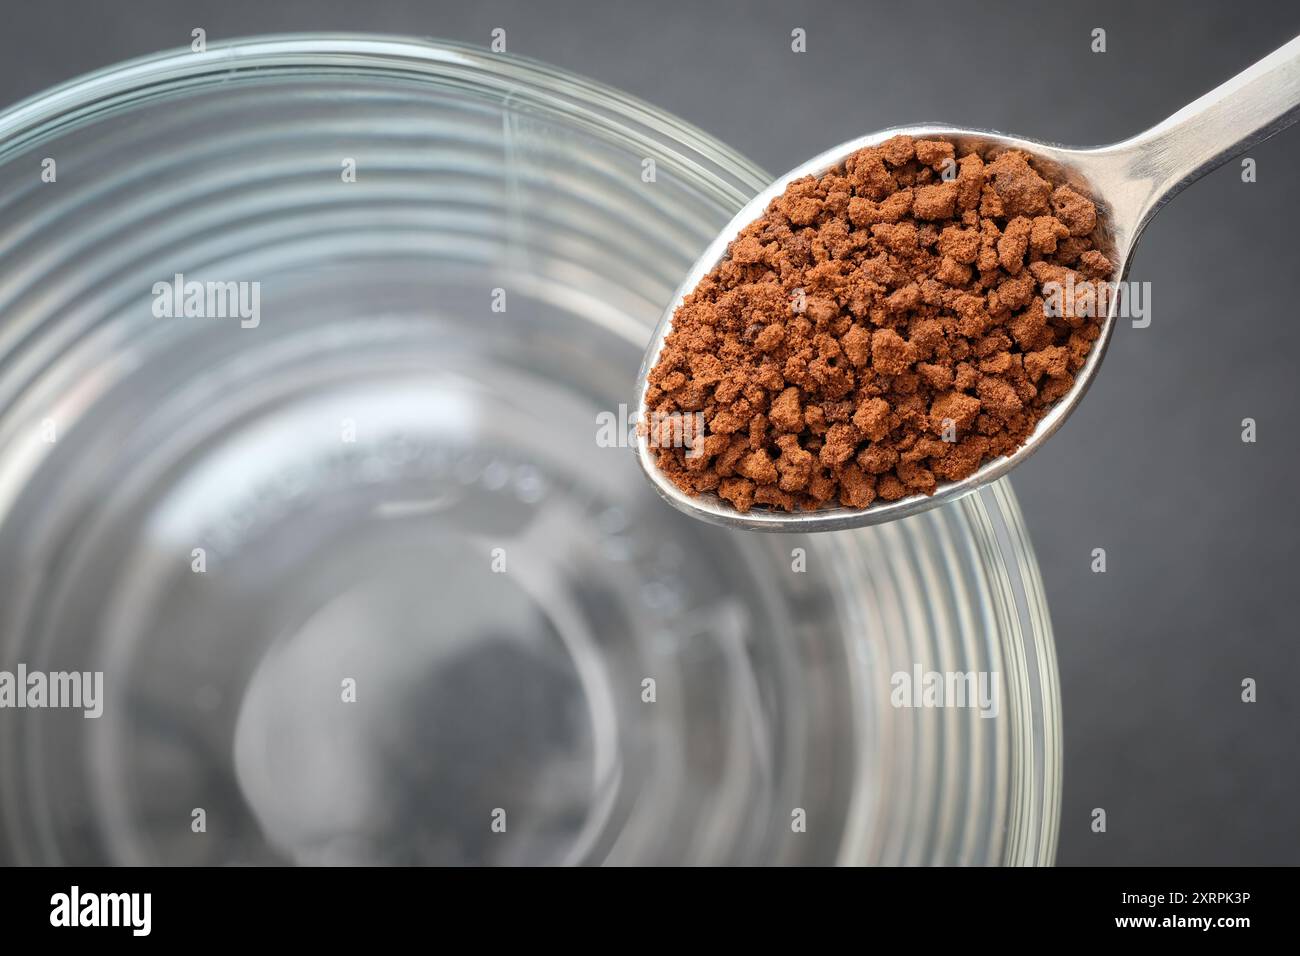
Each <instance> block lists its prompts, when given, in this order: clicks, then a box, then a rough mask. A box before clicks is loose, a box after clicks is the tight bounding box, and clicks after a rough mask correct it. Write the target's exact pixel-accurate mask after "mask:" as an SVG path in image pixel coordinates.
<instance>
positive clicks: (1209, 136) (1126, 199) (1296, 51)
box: [637, 37, 1300, 532]
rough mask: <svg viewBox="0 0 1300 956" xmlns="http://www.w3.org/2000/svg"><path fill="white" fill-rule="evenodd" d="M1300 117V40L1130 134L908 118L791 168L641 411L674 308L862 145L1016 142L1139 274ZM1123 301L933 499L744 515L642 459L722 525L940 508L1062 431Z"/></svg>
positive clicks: (714, 253)
mask: <svg viewBox="0 0 1300 956" xmlns="http://www.w3.org/2000/svg"><path fill="white" fill-rule="evenodd" d="M1297 119H1300V37H1297V38H1296V39H1294V40H1292V41H1291V42H1290V43H1288V44H1286V45H1285V46H1283V47H1281V48H1280V49H1278V50H1275V51H1274V52H1273V53H1271V54H1269V55H1268V56H1266V57H1264V59H1262V60H1260V61H1259V62H1258V63H1256V64H1255V65H1254V66H1252V67H1250V68H1249V69H1247V70H1245V71H1243V72H1241V73H1239V74H1237V75H1236V76H1235V77H1233V78H1232V79H1230V80H1228V82H1226V83H1224V84H1223V85H1222V86H1219V87H1217V88H1216V89H1214V90H1212V91H1210V92H1209V93H1206V94H1205V95H1204V96H1202V97H1201V98H1200V99H1198V100H1196V101H1195V102H1193V103H1191V104H1190V105H1188V106H1185V107H1183V108H1182V109H1181V110H1179V111H1178V112H1177V113H1175V114H1174V115H1173V116H1170V117H1169V118H1168V119H1166V120H1165V121H1164V122H1162V123H1159V124H1157V125H1156V126H1153V127H1152V128H1151V129H1149V130H1147V131H1146V132H1145V133H1139V134H1138V135H1137V136H1134V137H1132V138H1130V139H1126V140H1124V141H1123V142H1119V143H1115V144H1113V145H1111V146H1100V147H1096V148H1092V149H1078V148H1071V147H1065V146H1057V145H1054V144H1051V143H1043V142H1039V141H1038V140H1032V139H1022V138H1020V137H1017V136H1007V135H1005V134H1003V133H995V132H989V131H985V130H974V129H961V128H958V127H953V126H942V125H925V126H900V127H895V128H893V129H887V130H881V131H880V132H878V133H872V134H870V135H867V136H862V137H860V138H858V139H854V140H850V141H849V142H847V143H843V144H841V145H839V146H836V147H835V148H833V149H829V150H827V151H826V152H824V153H822V154H821V155H819V156H815V157H814V158H812V159H810V160H809V161H808V162H806V163H804V164H803V165H801V166H798V167H796V168H795V169H792V170H791V171H790V172H788V173H786V174H785V175H784V176H782V177H781V178H779V179H778V180H776V182H774V183H772V185H770V186H769V187H767V189H765V190H763V191H762V192H761V193H759V194H758V195H757V196H755V197H754V198H753V199H751V200H750V201H749V203H747V204H746V205H745V207H744V208H743V209H741V210H740V212H738V213H737V214H736V216H735V218H733V219H732V220H731V222H730V223H728V224H727V226H726V228H725V229H723V230H722V233H721V234H720V235H719V236H718V238H717V239H715V240H714V241H713V243H712V244H711V245H710V246H709V247H708V248H707V249H706V250H705V251H704V254H703V255H702V256H700V258H699V260H698V261H697V262H696V263H695V266H694V267H693V268H692V269H691V272H690V274H689V275H688V276H687V277H686V279H685V280H684V281H683V282H682V284H681V286H680V287H679V288H678V290H677V294H676V295H675V296H674V297H673V301H672V303H671V304H669V306H668V308H667V309H666V310H664V314H663V317H662V318H661V319H660V320H659V325H658V327H657V328H656V330H655V334H654V337H653V338H652V339H651V341H650V345H649V347H648V348H647V350H646V354H645V358H644V360H643V362H642V364H641V372H640V374H639V376H638V378H637V396H638V408H639V410H640V415H641V420H642V421H644V420H646V419H645V416H646V406H645V396H646V386H647V378H648V376H649V373H650V370H651V369H652V368H654V366H655V365H656V364H657V363H658V361H659V353H660V351H661V350H662V349H663V345H664V339H665V338H666V337H667V335H668V332H669V330H670V328H671V325H672V317H673V313H674V312H676V311H677V308H678V306H680V305H681V303H682V300H683V299H684V298H685V297H686V295H687V294H689V293H690V292H691V290H693V289H694V288H695V286H696V285H698V284H699V282H700V280H701V279H703V278H704V276H705V275H707V274H708V273H709V272H710V271H712V269H713V268H714V266H716V265H717V264H718V262H719V261H720V260H721V259H722V258H723V257H724V256H725V255H726V252H727V247H728V246H729V245H730V243H731V241H732V240H733V239H734V238H735V237H736V235H737V234H738V233H739V232H740V231H741V230H742V229H743V228H744V227H745V226H747V225H748V224H749V223H751V222H753V221H754V220H756V219H758V218H759V217H760V216H762V215H763V214H764V213H765V212H766V211H767V206H768V204H769V203H770V202H771V201H772V200H773V199H775V198H776V197H777V196H780V195H781V194H782V193H783V192H785V189H786V187H787V186H788V185H789V184H790V183H791V182H793V181H794V180H796V179H800V178H802V177H804V176H810V175H811V176H820V175H822V174H823V173H825V172H827V171H828V170H829V169H831V168H833V167H835V166H838V165H839V164H840V163H842V162H844V160H845V159H846V158H847V157H848V156H849V155H850V154H852V153H854V152H857V151H858V150H860V149H862V148H863V147H866V146H875V145H878V144H880V143H882V142H884V141H885V140H887V139H889V138H890V137H891V136H896V135H898V134H900V133H903V134H906V135H908V136H912V137H914V138H917V139H927V138H928V139H943V140H948V141H949V142H951V143H953V144H954V145H955V146H956V148H957V151H958V153H959V154H961V153H963V152H965V151H968V150H972V149H974V150H978V151H979V152H980V153H981V154H983V155H985V156H986V157H987V156H988V155H989V154H990V153H996V152H1000V151H1002V150H1005V149H1019V150H1023V151H1024V152H1026V153H1028V154H1029V155H1030V156H1032V157H1033V158H1034V159H1035V160H1036V161H1037V163H1038V165H1039V167H1040V169H1041V170H1042V171H1043V172H1044V173H1045V174H1046V175H1047V176H1048V178H1049V179H1051V180H1052V181H1054V182H1065V183H1068V184H1070V185H1071V186H1073V187H1075V188H1076V189H1078V190H1079V191H1080V192H1083V193H1084V194H1086V195H1088V196H1089V197H1091V198H1092V199H1093V200H1094V201H1095V202H1096V203H1097V210H1098V221H1099V224H1100V228H1101V230H1102V237H1103V242H1102V250H1103V252H1105V253H1106V255H1107V256H1108V257H1109V258H1110V261H1111V262H1112V263H1115V264H1117V268H1116V271H1115V275H1114V279H1116V280H1119V281H1123V280H1124V279H1125V277H1126V276H1127V274H1128V268H1129V263H1130V262H1131V261H1132V258H1133V249H1134V247H1135V246H1136V245H1137V240H1138V237H1139V236H1140V235H1141V234H1142V230H1143V228H1145V226H1146V224H1147V223H1148V222H1150V221H1151V217H1152V216H1154V215H1155V214H1156V212H1157V211H1158V210H1159V209H1160V207H1162V206H1163V205H1164V204H1165V203H1167V202H1168V201H1169V200H1170V199H1172V198H1173V197H1174V196H1175V195H1177V194H1178V193H1179V192H1181V191H1182V190H1183V189H1184V188H1186V187H1187V186H1189V185H1191V184H1192V183H1193V182H1195V181H1196V180H1198V179H1200V178H1201V177H1202V176H1204V175H1205V174H1206V173H1208V172H1210V171H1211V170H1213V169H1216V168H1218V167H1219V166H1221V165H1222V164H1224V163H1226V162H1228V161H1229V160H1230V159H1233V158H1234V157H1236V156H1239V155H1241V153H1243V152H1244V151H1246V150H1247V149H1249V148H1250V147H1251V146H1253V145H1254V144H1256V143H1258V142H1260V141H1261V140H1264V139H1267V138H1268V137H1269V136H1272V135H1273V134H1274V133H1276V132H1279V131H1280V130H1283V129H1285V128H1286V127H1288V126H1290V125H1291V124H1292V123H1294V122H1296V120H1297ZM1119 304H1120V300H1119V299H1118V298H1117V297H1114V296H1112V297H1111V299H1110V307H1109V310H1108V313H1107V316H1106V321H1105V323H1104V325H1103V326H1102V330H1101V335H1100V337H1099V338H1098V340H1097V342H1096V343H1095V344H1094V345H1093V347H1092V351H1091V352H1090V353H1089V355H1088V359H1087V362H1086V364H1085V365H1084V367H1083V369H1082V370H1080V371H1079V373H1078V374H1077V376H1076V377H1075V382H1074V387H1073V388H1072V389H1071V390H1070V391H1069V392H1068V393H1067V394H1066V395H1065V396H1064V397H1062V398H1061V399H1060V401H1058V402H1057V403H1056V404H1055V405H1054V406H1052V408H1051V409H1050V410H1049V411H1048V413H1047V414H1046V415H1045V416H1044V417H1043V419H1042V420H1041V421H1039V423H1038V425H1037V427H1036V428H1035V429H1034V431H1033V433H1032V434H1031V435H1030V436H1029V439H1028V440H1027V441H1026V442H1025V443H1024V445H1022V446H1021V447H1020V448H1019V449H1018V450H1017V451H1016V452H1014V453H1013V454H1011V455H1009V456H1006V457H1003V458H996V459H993V460H992V461H988V462H985V464H984V465H983V466H982V467H980V469H979V470H978V471H976V472H975V473H974V474H973V475H970V476H969V477H967V478H964V479H962V480H961V481H953V482H947V483H944V484H941V485H939V487H938V488H937V489H936V490H935V492H934V494H933V495H928V496H927V495H912V496H910V497H906V498H901V499H899V500H897V501H889V502H880V503H873V504H872V505H871V507H869V508H865V509H860V510H859V509H852V508H842V507H841V508H826V509H823V510H819V511H802V512H801V511H796V512H785V511H778V510H775V509H770V508H765V507H762V506H755V507H754V508H753V509H752V510H750V511H749V512H748V513H745V514H741V513H740V512H738V511H736V510H735V509H734V508H732V507H731V506H730V505H729V504H728V503H727V502H725V501H723V500H722V499H720V498H718V497H717V496H716V495H713V494H704V495H698V496H691V495H688V494H686V493H685V492H684V491H682V490H681V489H680V488H678V487H677V486H676V485H674V484H673V483H672V482H671V481H669V480H668V478H667V477H666V476H665V475H664V474H663V472H662V471H660V470H659V467H658V465H657V464H656V463H655V449H654V448H653V447H651V442H650V439H649V438H648V437H647V436H646V435H640V436H639V438H638V441H637V457H638V458H639V460H640V462H641V467H642V468H643V469H644V470H645V473H646V475H647V476H648V477H649V479H650V481H651V482H652V483H653V484H654V486H655V488H656V490H658V492H659V493H660V494H661V495H662V496H663V497H664V498H666V499H667V500H668V502H669V503H670V504H672V505H673V506H674V507H676V508H678V509H680V510H681V511H684V512H686V513H687V514H689V515H691V516H693V517H696V518H699V519H701V520H703V521H708V522H711V523H713V524H720V525H726V526H728V527H732V528H747V529H751V530H756V531H797V532H808V531H837V530H842V529H844V528H857V527H862V526H864V525H873V524H879V523H881V522H884V521H892V520H893V519H895V518H902V517H904V516H906V515H911V514H916V513H917V512H919V511H925V510H926V509H929V508H934V507H937V506H939V505H942V504H946V503H947V502H949V501H953V500H955V499H957V498H960V497H962V496H963V495H967V494H970V493H971V492H972V491H975V490H976V489H977V488H979V487H980V486H981V485H984V484H986V483H988V482H990V481H993V480H994V479H996V478H1000V477H1001V476H1002V475H1005V474H1006V473H1007V472H1009V471H1010V470H1011V469H1012V468H1014V467H1015V466H1016V465H1018V464H1020V463H1021V462H1022V461H1024V460H1025V459H1026V458H1028V457H1029V456H1030V455H1032V454H1033V453H1034V452H1035V451H1037V450H1038V449H1039V448H1040V447H1041V446H1042V444H1043V443H1044V442H1045V441H1047V439H1048V438H1049V437H1050V436H1051V435H1052V434H1053V433H1054V432H1055V431H1056V430H1057V429H1058V428H1060V427H1061V423H1062V422H1064V421H1065V419H1066V417H1067V416H1068V415H1069V414H1070V412H1072V411H1074V409H1075V408H1076V407H1077V406H1078V404H1079V401H1080V400H1081V399H1082V398H1083V394H1084V392H1086V391H1087V390H1088V386H1089V385H1091V384H1092V380H1093V378H1094V377H1095V376H1096V374H1097V368H1098V367H1099V366H1100V365H1101V359H1102V356H1103V355H1104V354H1105V352H1106V346H1107V344H1108V343H1109V341H1110V337H1111V333H1112V332H1114V330H1115V321H1116V312H1117V310H1118V307H1119Z"/></svg>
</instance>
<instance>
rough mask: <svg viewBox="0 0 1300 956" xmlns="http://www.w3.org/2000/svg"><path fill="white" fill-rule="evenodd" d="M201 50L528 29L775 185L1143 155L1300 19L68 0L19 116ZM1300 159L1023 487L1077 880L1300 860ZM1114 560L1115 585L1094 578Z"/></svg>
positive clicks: (34, 22)
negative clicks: (746, 159) (1002, 140)
mask: <svg viewBox="0 0 1300 956" xmlns="http://www.w3.org/2000/svg"><path fill="white" fill-rule="evenodd" d="M196 26H202V27H204V28H205V29H206V30H207V31H208V37H209V40H210V41H215V40H218V39H221V38H224V37H230V36H237V35H248V34H253V33H266V32H286V31H295V30H367V31H377V32H391V33H408V34H415V35H421V36H440V37H448V38H452V39H458V40H464V41H468V42H471V43H477V44H483V45H486V44H487V43H488V40H489V37H490V32H491V30H492V29H493V28H494V27H498V26H500V27H504V28H505V29H506V30H507V34H508V39H509V48H510V51H511V52H512V53H518V54H523V55H526V56H531V57H536V58H539V59H543V60H547V61H550V62H551V63H554V64H557V65H559V66H562V67H566V68H568V69H571V70H574V71H576V72H579V73H583V74H586V75H588V76H591V77H593V78H595V79H598V80H601V81H603V82H605V83H609V84H611V85H613V86H616V87H620V88H622V89H624V90H627V91H629V92H631V93H633V94H636V95H638V96H640V97H642V98H644V99H646V100H649V101H650V102H652V103H655V104H656V105H658V106H661V107H663V108H665V109H668V110H670V111H672V112H674V113H677V114H679V115H680V116H682V117H684V118H686V119H687V120H690V121H691V122H693V123H695V124H696V125H698V126H701V127H703V128H704V129H706V130H709V131H710V132H712V133H714V134H716V135H717V136H719V137H720V138H721V139H723V140H724V141H726V142H728V143H730V144H732V145H733V146H735V147H737V148H738V149H739V150H740V151H742V152H743V153H745V154H747V155H748V156H750V157H751V158H752V159H753V160H755V161H756V162H758V163H759V164H760V165H762V166H764V167H765V168H766V169H768V170H770V171H772V172H774V173H775V172H780V171H782V170H784V169H787V168H789V167H791V166H793V165H795V164H796V163H798V162H800V161H801V160H803V159H805V158H807V157H808V156H810V155H812V154H813V153H816V152H820V151H821V150H822V149H823V148H825V147H827V146H830V145H833V144H835V143H838V142H840V141H842V140H845V139H848V138H850V137H852V136H856V135H859V134H861V133H865V132H868V131H871V130H875V129H879V128H882V127H885V126H892V125H896V124H899V123H905V122H917V121H927V120H935V121H942V122H949V123H955V124H959V125H969V126H980V127H990V128H994V129H1003V130H1007V131H1011V132H1016V133H1022V134H1025V135H1028V136H1034V137H1038V138H1042V139H1049V140H1056V141H1060V142H1066V143H1072V144H1093V143H1104V142H1109V141H1113V140H1116V139H1120V138H1122V137H1124V136H1126V135H1129V134H1131V133H1134V132H1137V131H1138V130H1140V129H1142V128H1144V127H1146V126H1148V125H1150V124H1152V123H1155V122H1157V121H1158V120H1160V119H1162V118H1163V117H1165V116H1166V115H1168V114H1169V113H1171V112H1173V111H1174V110H1176V109H1178V108H1179V107H1181V106H1182V105H1184V104H1185V103H1187V102H1189V101H1190V100H1192V99H1194V98H1195V97H1197V96H1199V95H1200V94H1201V93H1203V92H1205V91H1206V90H1208V89H1209V88H1211V87H1212V86H1214V85H1216V84H1218V83H1219V82H1221V81H1223V80H1225V79H1227V78H1228V77H1229V76H1231V75H1232V74H1234V73H1236V72H1237V71H1238V70H1240V69H1242V68H1244V67H1245V66H1247V65H1249V64H1250V63H1251V62H1252V61H1254V60H1255V59H1257V58H1259V57H1261V56H1263V55H1265V54H1266V53H1268V52H1269V51H1271V50H1273V49H1274V48H1276V47H1278V46H1280V45H1281V44H1282V43H1284V42H1286V41H1287V40H1289V39H1290V38H1291V37H1292V36H1294V35H1296V34H1297V33H1300V5H1297V4H1294V3H1282V2H1278V3H1262V4H1261V3H1249V4H1247V3H1240V2H1228V3H1180V4H1176V5H1175V4H1159V5H1157V4H1154V3H1152V4H1141V3H1135V2H1133V0H1127V2H1123V0H1121V2H1115V3H1094V2H1075V3H1053V4H1042V3H1034V4H1029V3H1024V4H1014V5H1013V4H990V3H987V2H982V3H979V4H975V3H955V2H954V3H950V4H943V3H927V4H924V5H922V4H917V3H879V2H871V3H866V2H853V3H849V2H843V3H813V2H800V0H787V2H755V0H744V2H739V0H738V2H729V3H698V2H697V3H689V4H686V3H683V4H681V5H676V4H673V3H668V2H665V0H654V2H648V0H638V2H630V3H617V2H602V3H589V4H584V3H573V2H562V3H559V2H550V3H548V2H539V0H516V2H479V0H474V2H470V0H462V2H458V3H444V2H418V0H405V2H368V0H347V2H334V0H331V2H319V0H287V2H266V0H257V2H244V0H183V2H181V0H148V2H115V3H103V2H102V0H85V2H79V3H67V2H50V0H45V2H40V3H30V4H24V5H22V6H21V7H14V8H9V7H6V8H5V9H4V11H3V13H0V101H3V102H5V103H8V102H10V101H13V100H15V99H18V98H20V97H24V96H27V95H29V94H33V93H36V92H39V91H40V90H41V89H43V88H44V87H46V86H49V85H51V84H53V83H56V82H59V81H62V80H65V79H68V78H71V77H73V76H74V75H76V74H79V73H82V72H84V71H86V70H90V69H93V68H97V67H100V66H105V65H108V64H110V63H113V62H114V61H117V60H120V59H123V58H126V57H130V56H135V55H138V54H144V53H149V52H152V51H154V50H158V49H162V48H167V47H175V46H179V45H182V44H188V42H189V33H190V30H191V29H192V28H193V27H196ZM797 26H798V27H803V28H804V29H806V30H807V31H808V51H807V53H805V54H801V55H796V54H793V53H791V52H790V31H791V30H792V29H793V28H794V27H797ZM1094 27H1104V28H1105V29H1106V31H1107V40H1108V44H1107V45H1108V50H1107V52H1106V53H1104V54H1094V53H1092V52H1091V51H1090V49H1089V44H1090V32H1091V30H1092V29H1093V28H1094ZM1297 147H1300V127H1295V128H1292V129H1291V130H1289V131H1287V132H1285V133H1283V134H1281V135H1279V136H1277V137H1275V138H1274V139H1272V140H1270V141H1269V142H1267V143H1265V144H1263V145H1261V146H1258V147H1256V148H1255V149H1254V150H1252V152H1251V154H1250V155H1251V156H1253V157H1254V158H1255V160H1256V161H1257V164H1258V181H1257V182H1255V183H1253V184H1244V183H1242V181H1241V178H1240V167H1239V166H1237V165H1236V164H1232V165H1230V166H1229V167H1227V168H1224V169H1221V170H1219V171H1218V172H1216V173H1214V174H1212V175H1210V176H1209V177H1207V178H1206V179H1205V180H1203V181H1202V182H1200V183H1199V184H1197V185H1196V186H1195V187H1193V188H1192V189H1190V190H1189V191H1187V192H1185V193H1183V194H1182V195H1181V196H1180V197H1179V198H1178V199H1177V201H1176V202H1175V203H1174V204H1173V205H1172V206H1170V207H1169V208H1168V209H1166V210H1165V211H1164V212H1162V213H1161V215H1160V216H1159V218H1158V219H1157V220H1156V221H1155V223H1154V224H1153V225H1152V226H1151V227H1150V228H1149V229H1148V231H1147V233H1146V236H1145V238H1144V239H1143V242H1142V246H1141V250H1140V252H1139V253H1138V255H1137V258H1136V261H1135V263H1134V265H1133V270H1132V274H1131V278H1133V279H1137V280H1145V281H1149V282H1150V283H1151V285H1152V300H1153V309H1152V316H1153V321H1152V323H1151V326H1150V327H1149V328H1146V329H1133V328H1131V327H1130V326H1128V324H1127V323H1121V325H1120V327H1119V329H1118V330H1117V334H1116V336H1115V339H1114V342H1113V344H1112V346H1111V350H1110V353H1109V357H1108V360H1107V362H1106V365H1105V368H1104V370H1103V371H1102V373H1101V375H1100V376H1099V379H1098V382H1097V384H1096V386H1095V387H1094V388H1093V390H1092V392H1091V393H1090V394H1089V396H1088V400H1087V402H1086V403H1085V405H1084V407H1083V408H1082V409H1081V410H1080V411H1079V412H1077V413H1076V414H1075V415H1074V416H1073V418H1072V419H1071V420H1070V423H1069V425H1068V426H1067V427H1066V428H1065V429H1064V430H1063V431H1062V432H1061V433H1060V435H1059V436H1058V437H1057V438H1055V439H1054V440H1053V441H1052V442H1051V443H1050V444H1049V445H1048V446H1047V448H1046V449H1045V450H1044V451H1042V452H1040V453H1039V454H1038V455H1037V456H1036V457H1035V458H1034V459H1032V460H1031V461H1030V462H1029V463H1028V464H1026V465H1025V466H1024V468H1022V469H1021V470H1019V471H1018V472H1017V473H1016V477H1015V481H1014V484H1015V488H1016V491H1017V492H1018V493H1019V495H1020V500H1021V503H1022V505H1023V507H1024V510H1025V512H1026V516H1027V520H1028V523H1029V526H1030V530H1031V532H1032V535H1033V539H1034V542H1035V544H1036V547H1037V551H1038V559H1039V562H1040V564H1041V566H1042V572H1043V577H1044V579H1045V581H1046V586H1047V591H1048V594H1049V598H1050V602H1051V608H1052V617H1053V622H1054V624H1055V628H1056V640H1057V647H1058V653H1059V656H1060V668H1061V677H1062V682H1063V685H1064V686H1063V697H1064V712H1065V797H1064V806H1063V810H1062V823H1061V850H1060V856H1059V861H1060V862H1061V863H1063V864H1069V863H1121V864H1158V863H1170V864H1217V863H1286V864H1294V863H1297V862H1300V823H1298V822H1297V798H1298V797H1300V772H1298V761H1297V747H1298V745H1300V708H1298V707H1297V703H1296V694H1295V690H1296V686H1297V680H1298V679H1300V645H1298V644H1297V637H1298V631H1300V629H1298V628H1297V623H1296V620H1297V590H1298V589H1300V584H1298V582H1297V581H1296V569H1297V560H1296V559H1297V545H1296V539H1297V534H1300V520H1298V516H1297V511H1296V494H1295V492H1294V485H1295V469H1296V466H1297V450H1296V437H1297V435H1296V420H1295V416H1296V412H1297V397H1300V385H1298V384H1297V382H1296V377H1295V361H1294V356H1295V355H1296V354H1297V353H1298V352H1300V309H1298V308H1297V301H1296V296H1295V295H1294V294H1293V292H1294V290H1295V285H1296V279H1297V275H1296V273H1297V266H1298V263H1297V256H1296V238H1295V235H1294V232H1293V230H1292V229H1291V227H1290V226H1288V225H1287V223H1288V222H1292V223H1293V224H1295V223H1296V221H1297V216H1298V215H1300V202H1298V200H1300V180H1297V171H1298V168H1297V164H1296V153H1297ZM0 228H3V223H0ZM1245 417H1251V418H1254V419H1256V421H1257V422H1258V427H1259V440H1258V442H1257V443H1256V444H1254V445H1248V444H1243V443H1242V441H1241V439H1240V432H1241V420H1242V419H1243V418H1245ZM1096 547H1104V548H1105V549H1106V552H1107V556H1108V565H1109V570H1108V572H1107V573H1106V574H1093V573H1091V571H1090V570H1089V564H1090V560H1091V552H1092V549H1093V548H1096ZM1244 677H1253V678H1255V679H1256V680H1257V681H1258V686H1259V691H1258V693H1259V700H1258V702H1257V703H1254V704H1244V703H1242V702H1241V700H1240V695H1241V681H1242V678H1244ZM1094 807H1104V808H1105V809H1106V811H1107V815H1108V824H1109V827H1108V832H1107V833H1105V834H1094V833H1092V832H1091V830H1090V827H1089V823H1090V815H1091V811H1092V808H1094Z"/></svg>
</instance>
